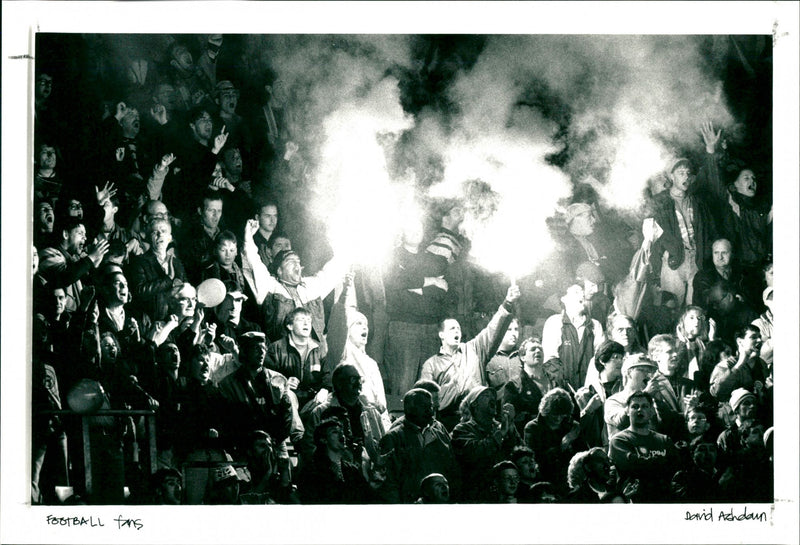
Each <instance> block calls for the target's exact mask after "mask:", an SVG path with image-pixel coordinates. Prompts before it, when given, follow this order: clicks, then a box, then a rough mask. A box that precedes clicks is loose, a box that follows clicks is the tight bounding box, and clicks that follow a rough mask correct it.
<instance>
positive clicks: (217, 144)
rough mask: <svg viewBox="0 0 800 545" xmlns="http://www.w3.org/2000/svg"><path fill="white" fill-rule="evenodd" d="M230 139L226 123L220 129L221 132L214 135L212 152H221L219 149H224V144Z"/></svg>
mask: <svg viewBox="0 0 800 545" xmlns="http://www.w3.org/2000/svg"><path fill="white" fill-rule="evenodd" d="M227 141H228V133H227V132H225V125H223V126H222V130H220V131H219V134H218V135H217V136H215V137H214V147H213V148H211V152H212V153H213V154H214V155H216V154H218V153H219V150H221V149H222V146H224V145H225V142H227Z"/></svg>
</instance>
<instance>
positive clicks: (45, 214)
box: [38, 201, 56, 233]
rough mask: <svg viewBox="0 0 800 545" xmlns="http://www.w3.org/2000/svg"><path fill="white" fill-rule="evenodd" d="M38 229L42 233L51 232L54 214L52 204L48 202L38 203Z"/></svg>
mask: <svg viewBox="0 0 800 545" xmlns="http://www.w3.org/2000/svg"><path fill="white" fill-rule="evenodd" d="M38 217H39V230H40V231H41V232H43V233H52V232H53V224H54V223H55V219H56V216H55V214H54V213H53V205H52V204H50V203H49V202H46V201H45V202H41V203H39V216H38Z"/></svg>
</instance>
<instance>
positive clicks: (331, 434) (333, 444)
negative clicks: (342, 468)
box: [323, 426, 347, 452]
mask: <svg viewBox="0 0 800 545" xmlns="http://www.w3.org/2000/svg"><path fill="white" fill-rule="evenodd" d="M323 441H324V442H325V445H326V446H327V447H328V448H329V449H330V450H331V451H333V452H344V451H345V449H346V448H347V446H346V445H345V439H344V430H343V429H342V427H341V426H330V427H328V429H326V430H325V438H324V439H323Z"/></svg>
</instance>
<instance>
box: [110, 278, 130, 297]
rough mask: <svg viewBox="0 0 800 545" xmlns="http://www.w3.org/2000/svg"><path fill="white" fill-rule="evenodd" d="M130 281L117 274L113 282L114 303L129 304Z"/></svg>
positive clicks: (112, 294) (112, 295)
mask: <svg viewBox="0 0 800 545" xmlns="http://www.w3.org/2000/svg"><path fill="white" fill-rule="evenodd" d="M129 295H130V292H129V291H128V281H127V280H126V279H125V276H124V275H122V274H115V275H114V278H113V279H112V280H111V298H112V302H115V303H122V304H125V303H127V302H128V296H129Z"/></svg>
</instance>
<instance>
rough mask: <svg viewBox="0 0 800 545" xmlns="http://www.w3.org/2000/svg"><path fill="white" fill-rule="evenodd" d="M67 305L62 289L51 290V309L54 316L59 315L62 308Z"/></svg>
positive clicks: (62, 310)
mask: <svg viewBox="0 0 800 545" xmlns="http://www.w3.org/2000/svg"><path fill="white" fill-rule="evenodd" d="M66 307H67V294H66V293H65V292H64V290H63V289H61V288H57V289H54V290H53V311H54V312H55V315H56V316H61V313H62V312H64V309H65V308H66Z"/></svg>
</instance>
